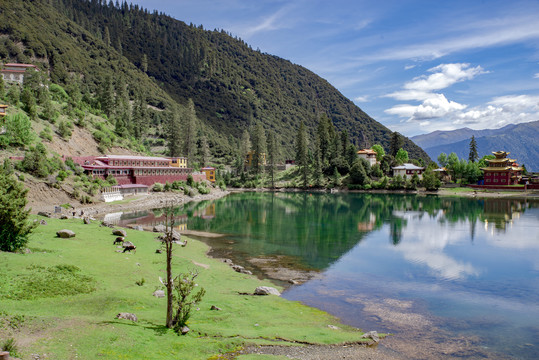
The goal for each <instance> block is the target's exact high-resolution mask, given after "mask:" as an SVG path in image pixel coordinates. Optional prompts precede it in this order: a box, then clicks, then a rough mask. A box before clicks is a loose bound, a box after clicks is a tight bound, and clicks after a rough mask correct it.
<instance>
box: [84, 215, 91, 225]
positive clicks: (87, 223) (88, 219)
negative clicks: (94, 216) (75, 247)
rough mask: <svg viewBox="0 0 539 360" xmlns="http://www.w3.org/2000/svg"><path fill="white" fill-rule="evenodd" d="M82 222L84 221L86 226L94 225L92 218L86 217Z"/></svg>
mask: <svg viewBox="0 0 539 360" xmlns="http://www.w3.org/2000/svg"><path fill="white" fill-rule="evenodd" d="M82 221H83V222H84V223H85V224H86V225H89V224H91V223H92V222H91V221H90V218H87V217H85V218H84V219H83V220H82Z"/></svg>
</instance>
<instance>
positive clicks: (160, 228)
mask: <svg viewBox="0 0 539 360" xmlns="http://www.w3.org/2000/svg"><path fill="white" fill-rule="evenodd" d="M166 231H167V227H166V226H165V225H156V226H154V227H153V232H162V233H164V232H166Z"/></svg>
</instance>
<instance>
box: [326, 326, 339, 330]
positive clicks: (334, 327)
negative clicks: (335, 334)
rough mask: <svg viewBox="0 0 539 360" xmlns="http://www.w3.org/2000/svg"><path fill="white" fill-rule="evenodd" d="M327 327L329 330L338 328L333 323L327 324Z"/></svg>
mask: <svg viewBox="0 0 539 360" xmlns="http://www.w3.org/2000/svg"><path fill="white" fill-rule="evenodd" d="M328 328H330V329H331V330H339V328H338V327H337V326H335V325H328Z"/></svg>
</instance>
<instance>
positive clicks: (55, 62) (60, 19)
mask: <svg viewBox="0 0 539 360" xmlns="http://www.w3.org/2000/svg"><path fill="white" fill-rule="evenodd" d="M102 3H103V5H102ZM0 11H1V15H0V17H1V18H0V38H2V37H4V38H6V37H7V38H8V39H9V40H10V43H9V44H6V45H9V46H6V48H9V49H12V50H13V51H12V52H13V53H14V54H12V53H9V54H8V52H10V51H4V53H3V54H2V53H1V52H0V58H3V59H6V58H8V59H13V58H15V59H17V60H19V61H24V60H25V58H26V60H27V61H33V62H36V61H40V62H42V63H43V67H44V68H45V69H48V70H50V71H51V78H53V80H54V81H56V82H60V83H62V82H67V81H69V76H68V75H69V74H77V75H79V76H80V77H81V79H82V80H83V81H84V83H85V86H87V87H88V89H89V91H90V92H95V91H97V89H98V88H99V86H100V85H101V84H103V82H104V78H106V77H107V76H112V77H113V78H118V76H119V75H122V74H123V75H125V76H126V77H127V78H128V79H129V81H130V82H134V83H135V84H136V85H135V86H137V87H141V88H143V89H144V90H145V92H146V94H148V97H149V99H148V102H149V103H150V104H151V105H154V106H157V107H158V108H161V109H170V108H172V107H174V106H175V105H174V103H179V104H186V103H187V101H188V99H190V98H191V99H193V101H194V103H195V106H196V111H197V116H198V118H199V119H200V120H201V121H202V124H201V128H200V131H201V133H204V134H206V135H207V136H208V139H210V148H211V149H212V150H213V152H214V153H215V154H217V155H219V156H226V155H230V154H231V153H233V152H234V149H237V145H238V143H239V138H240V135H241V133H242V132H243V131H244V130H245V129H250V128H251V127H252V125H253V123H254V122H255V121H260V122H262V124H263V126H264V128H265V129H266V130H267V131H268V130H273V131H274V132H275V133H276V136H277V139H278V140H279V142H280V144H281V147H282V150H283V151H282V152H283V155H284V157H286V158H290V157H292V154H293V153H294V150H293V144H294V138H295V135H296V132H297V129H298V128H299V124H300V122H302V121H303V122H304V123H305V124H306V126H307V129H308V132H309V134H310V137H311V140H312V141H313V140H314V133H315V127H316V125H317V123H318V119H319V117H320V116H321V115H322V114H327V115H328V116H329V117H330V118H331V119H332V121H333V122H334V124H335V126H336V127H337V129H338V130H346V131H348V134H349V136H350V139H351V140H352V141H353V142H354V143H355V144H356V145H357V146H359V147H363V146H370V145H372V144H374V143H381V144H382V145H383V146H384V147H386V149H387V148H388V147H389V139H390V135H391V131H390V130H389V129H387V128H386V127H384V126H383V125H381V124H380V123H378V122H376V121H375V120H374V119H372V118H371V117H369V116H368V115H367V114H366V113H364V112H363V111H362V110H361V109H359V108H358V107H357V106H356V105H354V104H353V103H352V102H351V101H350V100H348V99H346V98H345V97H344V96H343V95H342V94H341V93H339V92H338V91H337V90H336V89H335V88H334V87H332V86H331V85H330V84H329V83H328V82H327V81H325V80H324V79H322V78H320V77H319V76H317V75H316V74H314V73H312V72H311V71H309V70H307V69H305V68H303V67H301V66H298V65H294V64H292V63H291V62H289V61H286V60H283V59H280V58H278V57H275V56H271V55H267V54H262V53H260V52H258V51H254V50H252V49H251V48H250V47H249V46H248V45H247V44H245V43H244V42H243V41H242V40H240V39H235V38H233V37H231V36H230V35H228V34H227V33H226V32H224V31H206V30H204V29H202V28H201V27H198V28H197V27H194V26H189V25H186V24H185V23H183V22H181V21H178V20H175V19H173V18H171V17H169V16H166V15H164V14H158V13H157V12H153V13H149V12H148V11H147V10H144V9H141V8H139V7H138V6H136V5H135V6H133V5H127V3H125V2H124V3H123V4H121V5H120V4H118V2H116V5H113V3H112V2H110V3H109V5H104V2H102V1H99V0H89V1H84V0H54V1H48V0H34V1H30V0H24V1H7V2H2V3H0ZM0 45H1V44H0ZM21 47H22V48H24V52H20V53H19V54H17V51H16V49H17V48H19V49H20V48H21ZM160 121H161V122H162V121H163V119H162V117H161V119H160ZM152 126H157V127H159V130H157V131H155V133H156V134H157V135H159V136H165V135H166V129H165V128H164V127H163V125H162V124H161V123H160V122H159V121H154V124H152ZM404 147H405V149H406V150H408V152H409V155H410V157H411V158H423V159H425V160H428V156H427V154H426V153H425V152H423V151H422V149H420V148H419V147H418V146H416V145H415V144H414V143H412V142H411V141H410V140H409V139H405V145H404Z"/></svg>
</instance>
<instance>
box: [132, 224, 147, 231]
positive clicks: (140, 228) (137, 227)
mask: <svg viewBox="0 0 539 360" xmlns="http://www.w3.org/2000/svg"><path fill="white" fill-rule="evenodd" d="M132 229H133V230H137V231H144V228H143V227H142V226H140V225H135V226H133V227H132Z"/></svg>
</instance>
